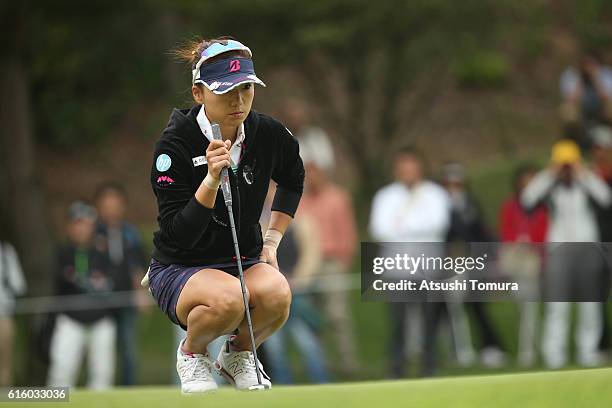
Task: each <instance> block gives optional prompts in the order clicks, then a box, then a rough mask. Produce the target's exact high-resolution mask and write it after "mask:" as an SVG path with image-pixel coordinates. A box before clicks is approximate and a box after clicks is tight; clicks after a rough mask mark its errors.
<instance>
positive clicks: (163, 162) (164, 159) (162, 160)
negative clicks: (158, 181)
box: [155, 153, 172, 172]
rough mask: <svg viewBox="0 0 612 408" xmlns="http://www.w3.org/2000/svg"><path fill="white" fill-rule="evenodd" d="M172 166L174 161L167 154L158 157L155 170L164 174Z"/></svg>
mask: <svg viewBox="0 0 612 408" xmlns="http://www.w3.org/2000/svg"><path fill="white" fill-rule="evenodd" d="M171 165H172V159H171V158H170V156H168V155H167V154H165V153H164V154H160V155H159V156H157V160H155V168H156V169H157V171H161V172H164V171H166V170H168V169H169V168H170V166H171Z"/></svg>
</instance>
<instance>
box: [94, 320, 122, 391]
mask: <svg viewBox="0 0 612 408" xmlns="http://www.w3.org/2000/svg"><path fill="white" fill-rule="evenodd" d="M88 335H89V339H88V343H89V344H88V347H89V354H88V356H87V360H88V361H87V364H88V365H89V378H88V381H87V385H88V387H89V388H91V389H94V390H105V389H108V388H110V387H111V386H112V385H113V380H114V378H115V346H116V342H117V324H116V322H115V319H114V318H112V317H104V318H102V319H100V320H98V321H97V322H95V323H92V324H91V326H90V328H89V333H88Z"/></svg>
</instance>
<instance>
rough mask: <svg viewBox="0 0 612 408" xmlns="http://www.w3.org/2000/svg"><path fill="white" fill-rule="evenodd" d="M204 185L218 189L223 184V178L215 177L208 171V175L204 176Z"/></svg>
mask: <svg viewBox="0 0 612 408" xmlns="http://www.w3.org/2000/svg"><path fill="white" fill-rule="evenodd" d="M204 185H205V186H206V187H208V188H209V189H211V190H217V189H219V186H220V185H221V178H220V177H219V178H215V177H213V176H212V175H211V174H210V173H208V174H206V177H204Z"/></svg>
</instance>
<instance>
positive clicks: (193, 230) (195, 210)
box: [151, 105, 304, 266]
mask: <svg viewBox="0 0 612 408" xmlns="http://www.w3.org/2000/svg"><path fill="white" fill-rule="evenodd" d="M200 109H201V105H198V106H195V107H193V108H192V109H190V110H178V109H175V110H174V111H173V112H172V114H171V116H170V120H169V122H168V125H167V127H166V129H165V130H164V132H163V134H162V137H161V138H160V139H159V141H158V142H157V144H156V145H155V152H154V155H153V164H152V167H151V185H152V187H153V192H154V194H155V196H156V198H157V204H158V211H159V215H158V217H157V221H158V224H159V230H158V231H157V232H155V234H154V238H153V243H154V249H153V254H152V255H153V258H155V259H156V260H158V261H159V262H161V263H163V264H179V265H188V266H197V265H207V264H214V263H219V262H228V261H231V259H232V258H233V257H234V246H233V241H232V235H231V230H230V226H229V225H230V223H229V217H228V211H227V208H226V206H225V203H224V201H223V195H222V194H221V192H220V191H219V193H218V194H217V199H216V202H215V206H214V208H212V209H209V208H206V207H204V206H203V205H201V204H200V203H199V202H198V201H197V200H196V198H195V192H196V190H197V189H198V187H199V186H200V184H201V183H202V180H203V179H204V177H206V174H207V172H208V166H207V164H206V163H204V162H205V160H204V157H205V156H206V148H207V147H208V145H209V141H208V139H207V138H206V136H204V134H203V133H202V131H201V130H200V127H199V125H198V123H197V121H196V117H197V114H198V112H199V110H200ZM244 131H245V139H244V142H243V145H242V156H241V159H240V163H239V165H238V168H237V170H236V172H235V173H234V171H231V170H230V171H229V175H230V184H231V187H232V196H233V212H234V218H235V221H236V229H237V233H238V243H239V245H240V252H241V255H243V256H247V257H258V256H259V254H260V253H261V249H262V244H263V242H262V241H263V240H262V234H261V227H260V225H259V218H260V216H261V212H262V209H263V204H264V200H265V197H266V194H267V191H268V185H269V182H270V179H272V180H274V181H275V182H276V183H277V184H278V186H277V192H276V195H275V197H274V203H273V206H272V210H273V211H280V212H283V213H286V214H288V215H290V216H294V214H295V211H296V210H297V207H298V204H299V201H300V198H301V196H302V191H303V187H304V165H303V163H302V160H301V159H300V156H299V147H298V142H297V140H296V139H295V138H294V137H293V136H292V135H291V133H290V132H289V131H288V130H287V129H286V128H285V127H284V126H283V125H282V124H281V123H279V122H278V121H276V120H275V119H273V118H271V117H269V116H267V115H264V114H261V113H258V112H255V111H251V113H250V114H249V115H248V117H247V119H246V120H245V122H244Z"/></svg>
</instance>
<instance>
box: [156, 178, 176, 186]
mask: <svg viewBox="0 0 612 408" xmlns="http://www.w3.org/2000/svg"><path fill="white" fill-rule="evenodd" d="M172 183H174V180H173V179H172V177H169V176H159V177H158V178H157V185H158V186H160V187H167V186H169V185H170V184H172Z"/></svg>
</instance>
